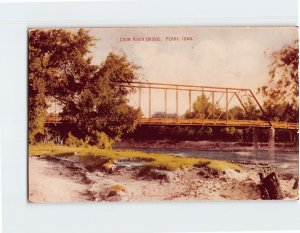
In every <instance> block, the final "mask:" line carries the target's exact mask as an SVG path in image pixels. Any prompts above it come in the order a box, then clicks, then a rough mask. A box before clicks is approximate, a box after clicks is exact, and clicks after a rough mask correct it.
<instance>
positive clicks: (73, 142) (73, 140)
mask: <svg viewBox="0 0 300 233" xmlns="http://www.w3.org/2000/svg"><path fill="white" fill-rule="evenodd" d="M65 144H66V145H67V146H73V147H74V146H75V147H79V146H81V145H82V140H80V139H78V138H77V137H75V136H73V135H72V133H71V132H69V133H68V136H67V138H66V140H65Z"/></svg>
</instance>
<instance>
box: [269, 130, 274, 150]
mask: <svg viewBox="0 0 300 233" xmlns="http://www.w3.org/2000/svg"><path fill="white" fill-rule="evenodd" d="M268 131H269V141H268V147H269V151H274V150H275V129H274V128H269V129H268Z"/></svg>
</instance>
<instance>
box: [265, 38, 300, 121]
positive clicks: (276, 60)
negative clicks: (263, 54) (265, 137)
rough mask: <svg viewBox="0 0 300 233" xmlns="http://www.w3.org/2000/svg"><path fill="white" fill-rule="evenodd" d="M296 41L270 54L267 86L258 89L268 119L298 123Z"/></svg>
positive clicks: (297, 51) (297, 59)
mask: <svg viewBox="0 0 300 233" xmlns="http://www.w3.org/2000/svg"><path fill="white" fill-rule="evenodd" d="M298 53H299V46H298V40H296V41H295V42H294V43H293V44H291V45H286V46H284V47H283V48H282V49H280V50H279V51H275V52H273V53H272V54H271V56H270V59H271V64H270V71H269V74H270V79H269V81H268V85H265V86H262V87H261V88H259V91H261V92H262V94H263V96H264V97H265V102H264V107H265V109H266V112H267V114H268V116H269V117H270V119H275V120H281V121H293V122H298V121H299V119H298V113H299V106H298V105H299V77H298V64H299V55H298Z"/></svg>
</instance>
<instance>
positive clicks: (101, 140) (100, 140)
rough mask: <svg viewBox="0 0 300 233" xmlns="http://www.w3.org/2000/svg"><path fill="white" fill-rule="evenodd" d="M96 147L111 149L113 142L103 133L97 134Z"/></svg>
mask: <svg viewBox="0 0 300 233" xmlns="http://www.w3.org/2000/svg"><path fill="white" fill-rule="evenodd" d="M96 136H97V146H98V147H99V148H101V149H112V144H113V143H114V140H113V139H111V138H110V137H108V136H107V134H106V133H104V132H97V133H96Z"/></svg>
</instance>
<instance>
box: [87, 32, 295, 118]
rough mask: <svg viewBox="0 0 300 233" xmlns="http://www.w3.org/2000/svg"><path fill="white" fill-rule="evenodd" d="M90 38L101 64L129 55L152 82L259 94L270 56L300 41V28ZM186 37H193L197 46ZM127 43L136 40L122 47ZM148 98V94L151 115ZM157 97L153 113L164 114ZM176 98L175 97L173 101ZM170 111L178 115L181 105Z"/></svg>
mask: <svg viewBox="0 0 300 233" xmlns="http://www.w3.org/2000/svg"><path fill="white" fill-rule="evenodd" d="M90 34H91V35H93V36H94V37H95V38H96V39H97V41H96V44H95V47H94V48H92V50H91V52H92V56H93V57H94V58H93V63H95V64H99V63H101V62H103V61H104V59H105V57H106V56H107V55H108V53H109V52H115V53H120V52H123V53H125V54H126V55H127V58H128V60H129V61H131V62H133V63H135V64H136V65H139V66H141V70H140V74H141V77H142V78H143V79H144V80H146V81H149V82H162V83H173V84H190V85H207V86H226V87H237V88H250V89H252V90H253V91H254V92H256V89H257V88H258V87H259V86H262V85H264V84H266V83H267V80H268V78H269V76H268V65H269V64H270V59H269V58H268V55H269V54H270V53H271V52H273V51H276V50H279V49H280V48H282V47H283V46H284V45H286V44H289V43H292V42H293V41H294V40H296V39H297V37H298V34H297V28H296V27H169V28H158V27H156V28H155V27H154V28H91V29H90ZM133 37H135V38H141V37H143V38H144V39H146V37H160V40H161V41H159V42H153V41H140V42H136V41H132V39H133ZM166 37H179V39H180V41H167V40H166ZM182 37H192V41H183V39H182ZM121 38H131V41H126V42H122V41H121ZM180 95H182V97H181V96H180V108H179V109H180V113H183V112H184V111H185V110H186V109H187V105H186V104H187V102H188V101H187V95H185V94H184V93H182V94H180ZM147 96H148V95H147V91H146V90H145V91H144V95H143V97H142V98H143V100H142V103H143V105H142V107H143V108H144V109H143V112H144V114H145V115H146V114H148V113H147V107H146V105H145V106H144V104H146V103H148V100H147ZM152 96H153V99H152V103H153V110H152V113H154V112H156V111H163V109H164V104H163V103H162V102H161V100H162V99H161V98H162V97H163V92H162V91H161V93H159V92H157V93H156V92H154V93H153V94H152ZM174 97H175V94H172V93H170V96H168V99H170V100H171V99H173V98H174ZM195 98H196V96H193V99H195ZM130 102H131V104H132V105H134V106H136V105H137V98H135V97H131V98H130ZM168 109H169V111H170V113H172V112H174V111H175V104H170V106H168Z"/></svg>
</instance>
